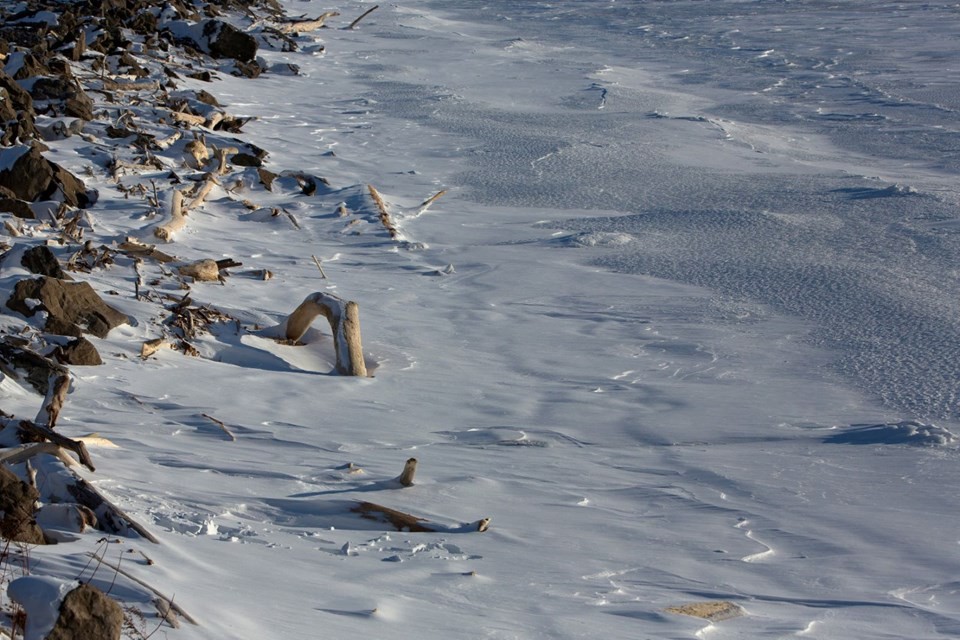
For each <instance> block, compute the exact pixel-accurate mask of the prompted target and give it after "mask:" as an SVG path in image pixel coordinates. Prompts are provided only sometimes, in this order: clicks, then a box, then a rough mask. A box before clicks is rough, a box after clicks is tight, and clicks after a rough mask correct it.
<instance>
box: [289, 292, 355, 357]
mask: <svg viewBox="0 0 960 640" xmlns="http://www.w3.org/2000/svg"><path fill="white" fill-rule="evenodd" d="M319 315H323V316H324V317H325V318H326V319H327V321H328V322H329V323H330V330H331V331H332V332H333V346H334V350H335V351H336V356H337V372H338V373H340V374H342V375H348V376H366V375H367V365H366V363H365V362H364V360H363V347H362V345H361V342H360V306H359V305H358V304H357V303H356V302H352V301H350V302H348V301H345V300H343V299H341V298H338V297H337V296H335V295H332V294H330V293H326V292H323V291H318V292H316V293H311V294H310V295H309V296H307V297H306V298H305V299H304V301H303V302H301V303H300V306H298V307H297V308H296V309H294V311H293V313H291V314H290V315H289V316H287V320H286V323H285V328H284V332H285V337H286V338H287V340H290V341H293V342H296V341H298V340H299V339H300V338H302V337H303V334H305V333H306V332H307V329H309V328H310V325H311V324H312V323H313V321H314V319H316V317H317V316H319Z"/></svg>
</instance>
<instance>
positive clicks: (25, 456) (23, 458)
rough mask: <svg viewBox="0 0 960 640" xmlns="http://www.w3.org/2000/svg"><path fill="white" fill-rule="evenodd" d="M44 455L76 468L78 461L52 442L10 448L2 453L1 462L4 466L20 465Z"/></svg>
mask: <svg viewBox="0 0 960 640" xmlns="http://www.w3.org/2000/svg"><path fill="white" fill-rule="evenodd" d="M42 453H49V454H50V455H52V456H56V457H57V458H59V459H60V461H61V462H63V464H65V465H66V466H68V467H72V466H76V464H77V461H76V460H74V459H73V458H71V457H70V456H69V455H67V453H66V452H65V451H64V450H63V448H62V447H61V446H59V445H57V444H54V443H52V442H30V443H27V444H21V445H17V446H16V447H8V448H6V449H3V450H2V451H0V462H2V463H3V464H18V463H20V462H27V461H28V460H30V458H33V457H34V456H38V455H40V454H42Z"/></svg>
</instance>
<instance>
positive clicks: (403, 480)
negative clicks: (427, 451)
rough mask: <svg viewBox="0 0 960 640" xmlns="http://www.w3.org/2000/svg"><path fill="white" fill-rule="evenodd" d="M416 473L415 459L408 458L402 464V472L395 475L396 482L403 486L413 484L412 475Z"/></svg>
mask: <svg viewBox="0 0 960 640" xmlns="http://www.w3.org/2000/svg"><path fill="white" fill-rule="evenodd" d="M416 473H417V459H416V458H410V459H408V460H407V462H406V464H404V465H403V472H402V473H401V474H400V475H399V476H397V482H399V483H400V484H401V485H402V486H404V487H412V486H413V476H414V475H415V474H416Z"/></svg>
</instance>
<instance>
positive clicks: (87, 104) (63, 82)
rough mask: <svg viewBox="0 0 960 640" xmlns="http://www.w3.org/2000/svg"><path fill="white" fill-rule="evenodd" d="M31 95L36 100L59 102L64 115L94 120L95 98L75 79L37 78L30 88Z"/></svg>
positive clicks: (58, 77)
mask: <svg viewBox="0 0 960 640" xmlns="http://www.w3.org/2000/svg"><path fill="white" fill-rule="evenodd" d="M30 96H31V97H32V98H33V100H34V102H51V103H57V104H59V105H60V108H59V109H58V111H60V112H61V113H62V115H65V116H71V117H74V118H81V119H83V120H88V121H89V120H93V100H91V99H90V96H88V95H87V94H86V93H85V92H84V91H83V89H82V88H80V85H79V84H77V82H76V81H75V80H70V79H68V78H66V77H64V76H52V77H40V78H37V79H36V80H35V81H34V83H33V86H32V87H31V88H30Z"/></svg>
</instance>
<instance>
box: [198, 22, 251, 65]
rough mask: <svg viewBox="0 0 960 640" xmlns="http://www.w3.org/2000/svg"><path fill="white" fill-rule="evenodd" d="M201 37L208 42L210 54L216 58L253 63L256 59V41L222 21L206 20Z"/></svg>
mask: <svg viewBox="0 0 960 640" xmlns="http://www.w3.org/2000/svg"><path fill="white" fill-rule="evenodd" d="M203 35H204V36H205V37H206V38H207V42H209V49H210V54H211V55H212V56H214V57H217V58H232V59H233V60H237V61H239V62H253V60H254V59H255V58H256V57H257V39H256V38H254V37H253V36H252V35H250V34H249V33H244V32H243V31H241V30H240V29H237V28H236V27H235V26H233V25H232V24H229V23H226V22H223V21H222V20H215V19H214V20H207V21H206V22H205V23H204V25H203Z"/></svg>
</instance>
